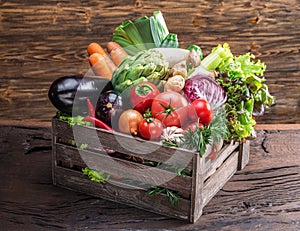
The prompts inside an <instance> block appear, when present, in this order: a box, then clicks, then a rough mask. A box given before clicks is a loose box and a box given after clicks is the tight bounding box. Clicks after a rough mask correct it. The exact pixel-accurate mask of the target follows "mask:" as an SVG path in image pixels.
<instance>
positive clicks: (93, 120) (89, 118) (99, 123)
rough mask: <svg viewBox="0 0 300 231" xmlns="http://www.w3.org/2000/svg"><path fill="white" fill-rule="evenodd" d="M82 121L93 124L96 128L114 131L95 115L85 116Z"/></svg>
mask: <svg viewBox="0 0 300 231" xmlns="http://www.w3.org/2000/svg"><path fill="white" fill-rule="evenodd" d="M82 120H83V121H87V122H90V123H93V124H95V126H96V127H98V128H103V129H106V130H108V131H114V130H113V129H112V128H111V127H110V126H108V125H107V124H106V123H104V122H103V121H101V120H99V119H97V118H96V117H93V116H86V117H84V118H83V119H82Z"/></svg>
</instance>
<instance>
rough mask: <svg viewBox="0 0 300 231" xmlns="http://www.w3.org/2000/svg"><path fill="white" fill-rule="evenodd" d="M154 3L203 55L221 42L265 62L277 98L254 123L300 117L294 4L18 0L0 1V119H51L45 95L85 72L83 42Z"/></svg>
mask: <svg viewBox="0 0 300 231" xmlns="http://www.w3.org/2000/svg"><path fill="white" fill-rule="evenodd" d="M154 10H161V11H162V12H163V14H164V17H165V20H166V22H167V25H168V28H169V30H170V31H171V32H174V33H177V34H178V38H179V40H180V46H181V47H186V46H188V45H190V44H198V45H200V46H201V47H202V49H203V52H204V54H205V55H206V54H208V53H209V52H210V50H211V48H212V47H213V46H216V45H217V44H218V43H224V42H228V43H229V44H230V46H231V48H232V51H233V53H234V54H241V53H245V52H248V51H250V52H252V53H253V54H255V55H256V57H257V58H258V59H261V60H262V61H264V62H265V63H266V64H267V66H268V69H267V72H266V73H265V77H266V79H267V84H268V85H269V88H270V89H269V90H270V92H271V93H272V94H273V95H275V96H276V98H277V104H276V105H275V106H274V107H272V108H271V109H270V110H269V111H268V112H267V113H266V114H265V115H264V117H261V118H258V119H257V121H258V123H300V116H299V115H300V101H299V92H300V64H299V58H300V55H299V54H300V52H299V46H300V17H299V15H300V4H299V2H298V1H297V0H288V1H284V2H282V1H278V0H272V1H271V0H269V1H256V0H240V1H219V0H213V1H205V0H200V1H192V0H182V1H148V0H133V1H129V0H124V1H110V0H102V1H96V0H91V1H78V0H75V1H54V0H46V1H37V0H30V1H25V2H24V1H20V0H7V1H5V0H4V1H1V2H0V29H1V34H0V51H1V52H0V62H1V67H0V70H1V73H0V107H1V111H0V119H14V120H24V119H34V120H37V121H50V120H51V117H52V116H53V115H54V113H55V109H54V108H53V107H52V105H51V104H50V102H49V100H48V99H47V91H48V88H49V86H50V84H51V83H52V81H53V80H54V79H56V78H58V77H61V76H65V75H70V74H78V73H83V74H84V73H86V72H87V71H88V69H89V67H88V62H87V56H86V47H87V45H88V44H89V43H90V42H92V41H97V42H99V43H101V44H103V45H105V44H106V43H107V42H108V41H110V40H111V37H112V33H113V30H114V28H115V27H116V26H117V25H119V24H120V23H121V22H122V21H123V20H125V19H135V18H137V17H139V16H143V15H148V16H149V15H151V14H152V12H153V11H154Z"/></svg>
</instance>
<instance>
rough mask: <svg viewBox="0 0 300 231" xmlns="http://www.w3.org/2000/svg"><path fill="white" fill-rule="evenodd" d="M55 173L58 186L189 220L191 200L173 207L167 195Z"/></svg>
mask: <svg viewBox="0 0 300 231" xmlns="http://www.w3.org/2000/svg"><path fill="white" fill-rule="evenodd" d="M55 171H56V178H57V179H56V181H57V185H59V186H61V187H64V188H67V189H70V190H74V191H78V192H82V193H85V194H88V195H91V196H96V197H100V198H103V199H106V200H111V201H115V202H118V203H123V204H126V205H131V206H134V207H136V208H140V209H144V210H147V211H150V212H155V213H159V214H162V215H167V216H171V217H176V218H179V219H183V220H187V219H188V216H189V210H190V201H189V200H185V199H180V201H179V203H178V204H177V205H171V203H170V201H169V199H168V198H167V196H166V195H155V196H148V195H147V191H145V190H142V189H129V188H126V187H120V186H118V185H117V184H113V183H109V182H107V183H105V184H100V183H96V182H92V181H90V180H89V179H88V178H86V177H84V176H83V175H82V174H81V173H79V172H76V171H73V170H70V169H65V168H61V167H56V169H55Z"/></svg>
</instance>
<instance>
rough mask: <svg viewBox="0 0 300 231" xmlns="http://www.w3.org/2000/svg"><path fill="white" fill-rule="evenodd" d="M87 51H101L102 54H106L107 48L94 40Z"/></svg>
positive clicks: (89, 52) (90, 52) (92, 52)
mask: <svg viewBox="0 0 300 231" xmlns="http://www.w3.org/2000/svg"><path fill="white" fill-rule="evenodd" d="M87 52H88V54H89V55H92V54H94V53H99V54H101V55H105V54H106V52H105V50H104V49H103V48H102V47H101V46H100V44H98V43H95V42H92V43H90V44H89V45H88V47H87Z"/></svg>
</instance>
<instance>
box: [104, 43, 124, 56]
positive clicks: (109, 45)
mask: <svg viewBox="0 0 300 231" xmlns="http://www.w3.org/2000/svg"><path fill="white" fill-rule="evenodd" d="M106 49H107V51H108V53H110V52H111V51H112V50H115V49H123V47H121V45H120V44H119V43H116V42H112V41H111V42H108V43H107V45H106Z"/></svg>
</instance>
